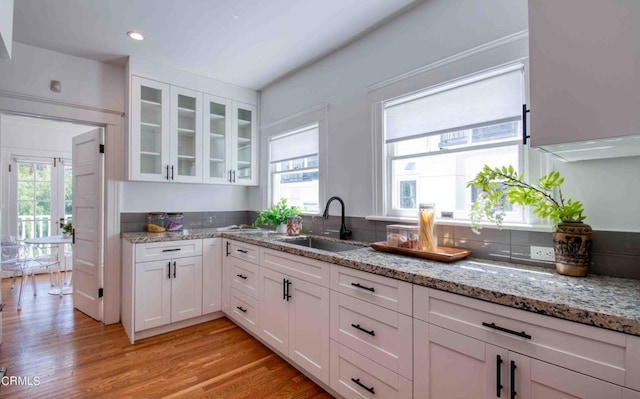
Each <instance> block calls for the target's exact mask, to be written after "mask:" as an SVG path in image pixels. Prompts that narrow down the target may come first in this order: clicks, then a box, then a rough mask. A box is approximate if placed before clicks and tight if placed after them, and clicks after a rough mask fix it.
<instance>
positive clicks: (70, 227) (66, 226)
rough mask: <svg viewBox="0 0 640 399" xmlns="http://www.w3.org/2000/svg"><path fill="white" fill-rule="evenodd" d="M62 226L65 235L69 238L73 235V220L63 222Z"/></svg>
mask: <svg viewBox="0 0 640 399" xmlns="http://www.w3.org/2000/svg"><path fill="white" fill-rule="evenodd" d="M61 227H62V236H63V237H65V238H68V237H69V236H71V232H72V231H73V225H72V224H71V222H67V223H65V224H63V225H62V226H61Z"/></svg>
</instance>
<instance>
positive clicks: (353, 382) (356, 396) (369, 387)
mask: <svg viewBox="0 0 640 399" xmlns="http://www.w3.org/2000/svg"><path fill="white" fill-rule="evenodd" d="M330 370H331V384H330V385H331V388H333V389H334V390H335V391H336V392H338V393H339V394H340V395H342V396H343V397H345V398H348V399H351V398H353V399H362V398H374V397H375V398H383V399H387V398H388V399H409V398H411V396H412V387H411V381H409V380H408V379H406V378H403V377H402V376H400V375H398V374H396V373H394V372H393V371H390V370H388V369H386V368H384V367H382V366H380V365H379V364H376V363H374V362H372V361H370V360H369V359H367V358H366V357H364V356H362V355H360V354H358V353H356V352H354V351H353V350H351V349H349V348H347V347H346V346H344V345H342V344H339V343H337V342H335V341H333V340H332V341H331V367H330Z"/></svg>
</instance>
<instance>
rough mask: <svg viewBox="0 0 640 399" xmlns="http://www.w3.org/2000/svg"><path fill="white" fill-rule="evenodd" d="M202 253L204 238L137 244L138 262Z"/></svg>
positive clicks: (199, 254)
mask: <svg viewBox="0 0 640 399" xmlns="http://www.w3.org/2000/svg"><path fill="white" fill-rule="evenodd" d="M201 255H202V240H180V241H163V242H149V243H146V244H136V262H149V261H154V260H165V259H177V258H186V257H188V256H201Z"/></svg>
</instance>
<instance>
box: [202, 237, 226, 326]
mask: <svg viewBox="0 0 640 399" xmlns="http://www.w3.org/2000/svg"><path fill="white" fill-rule="evenodd" d="M221 247H222V239H221V238H204V239H203V240H202V313H203V314H206V313H212V312H218V311H220V310H222V258H221V256H222V248H221Z"/></svg>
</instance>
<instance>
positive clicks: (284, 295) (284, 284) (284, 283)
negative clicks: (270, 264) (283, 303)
mask: <svg viewBox="0 0 640 399" xmlns="http://www.w3.org/2000/svg"><path fill="white" fill-rule="evenodd" d="M282 299H283V300H287V279H286V278H283V279H282Z"/></svg>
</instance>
